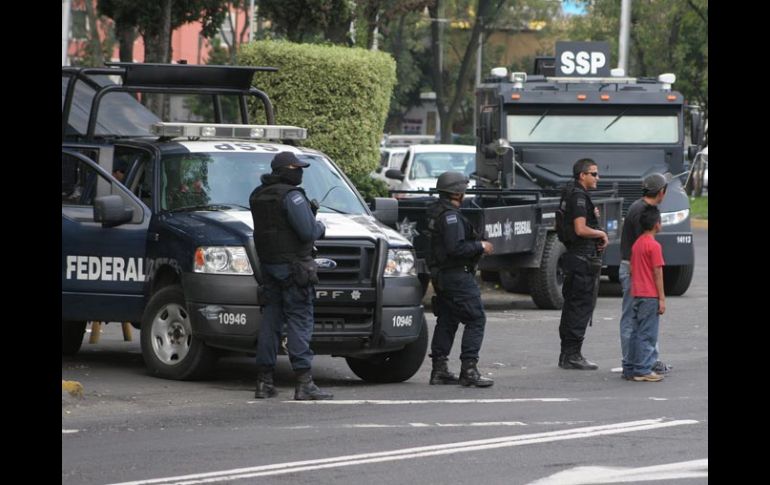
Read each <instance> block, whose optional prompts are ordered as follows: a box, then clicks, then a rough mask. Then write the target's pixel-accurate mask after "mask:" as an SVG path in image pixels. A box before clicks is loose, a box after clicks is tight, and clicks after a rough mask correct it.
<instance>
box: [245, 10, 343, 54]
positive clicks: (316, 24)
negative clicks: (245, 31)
mask: <svg viewBox="0 0 770 485" xmlns="http://www.w3.org/2000/svg"><path fill="white" fill-rule="evenodd" d="M259 12H260V15H264V16H265V17H267V18H269V19H270V20H272V22H273V29H274V30H275V31H276V32H278V33H279V34H281V35H285V36H286V38H287V39H288V40H290V41H292V42H304V41H307V40H311V39H313V38H316V39H317V38H319V37H320V38H321V39H324V40H328V41H330V42H332V43H335V44H346V43H347V42H348V38H347V36H348V28H349V25H350V21H351V19H352V18H353V9H352V8H351V4H350V2H349V1H348V0H259Z"/></svg>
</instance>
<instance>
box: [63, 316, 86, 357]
mask: <svg viewBox="0 0 770 485" xmlns="http://www.w3.org/2000/svg"><path fill="white" fill-rule="evenodd" d="M85 333H86V322H61V353H62V355H75V354H77V353H78V350H80V346H81V345H82V344H83V335H84V334H85Z"/></svg>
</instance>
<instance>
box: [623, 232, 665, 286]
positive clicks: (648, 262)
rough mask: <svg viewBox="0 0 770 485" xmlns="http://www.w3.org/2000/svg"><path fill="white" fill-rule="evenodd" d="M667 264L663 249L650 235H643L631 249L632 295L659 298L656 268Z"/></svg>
mask: <svg viewBox="0 0 770 485" xmlns="http://www.w3.org/2000/svg"><path fill="white" fill-rule="evenodd" d="M664 264H666V263H665V262H664V261H663V249H662V248H661V246H660V243H659V242H658V241H656V240H655V238H654V237H652V236H651V235H650V234H642V235H641V236H639V238H638V239H637V240H636V242H635V243H634V245H633V246H632V247H631V295H632V296H635V297H645V298H658V297H659V296H660V295H658V288H657V287H656V286H655V271H654V270H655V268H658V267H662V266H663V265H664Z"/></svg>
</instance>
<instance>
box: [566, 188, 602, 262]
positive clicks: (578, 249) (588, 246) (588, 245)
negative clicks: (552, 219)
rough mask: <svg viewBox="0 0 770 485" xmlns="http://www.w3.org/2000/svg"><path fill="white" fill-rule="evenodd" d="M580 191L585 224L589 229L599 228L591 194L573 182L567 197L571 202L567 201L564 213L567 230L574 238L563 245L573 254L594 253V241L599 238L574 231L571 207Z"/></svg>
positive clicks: (573, 217)
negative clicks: (582, 198)
mask: <svg viewBox="0 0 770 485" xmlns="http://www.w3.org/2000/svg"><path fill="white" fill-rule="evenodd" d="M581 192H582V194H583V195H584V196H585V199H586V213H587V214H586V226H588V227H590V228H591V229H599V220H598V219H597V218H596V214H595V212H594V207H595V206H594V202H593V200H591V196H590V195H588V191H586V190H585V189H584V188H583V187H582V186H581V185H579V184H577V183H575V186H574V188H573V189H572V192H571V193H570V197H569V199H572V203H569V202H568V203H567V205H566V206H567V212H566V214H565V221H567V226H568V227H569V230H570V231H572V234H573V236H574V239H572V240H571V241H570V242H569V243H568V244H565V246H567V249H568V250H569V251H571V252H574V253H575V254H583V255H594V254H596V243H597V241H599V240H598V239H595V238H585V237H581V236H578V235H577V234H576V233H575V214H574V213H573V211H572V208H573V206H574V204H577V201H576V200H575V199H576V198H577V197H579V196H578V194H579V193H581Z"/></svg>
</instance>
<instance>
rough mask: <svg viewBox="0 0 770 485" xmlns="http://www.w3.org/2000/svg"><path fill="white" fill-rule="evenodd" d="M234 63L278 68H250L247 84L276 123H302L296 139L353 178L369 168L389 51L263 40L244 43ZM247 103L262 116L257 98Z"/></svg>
mask: <svg viewBox="0 0 770 485" xmlns="http://www.w3.org/2000/svg"><path fill="white" fill-rule="evenodd" d="M238 64H239V65H242V66H247V65H251V66H272V67H277V68H278V72H272V73H270V72H258V73H256V74H255V75H254V80H253V85H254V86H256V87H257V88H259V89H261V90H263V91H265V92H266V93H267V94H268V96H270V99H271V100H272V102H273V105H274V107H275V118H276V123H278V124H282V125H296V126H301V127H304V128H307V130H308V138H307V140H304V141H302V142H300V143H299V144H301V145H302V146H307V147H311V148H315V149H318V150H321V151H322V152H324V153H326V154H327V155H329V156H330V157H331V158H332V159H333V160H334V161H335V162H337V163H338V164H339V165H340V167H341V168H342V169H343V170H344V171H345V173H346V174H347V175H348V176H349V177H351V179H353V180H363V177H364V176H366V175H367V174H368V173H369V172H371V171H372V170H374V168H375V167H376V166H377V163H378V161H379V159H380V152H379V142H380V138H381V137H382V131H383V127H384V125H385V117H386V116H387V114H388V107H389V106H390V96H391V93H392V91H393V86H394V85H395V82H396V62H395V61H394V60H393V58H392V57H391V56H390V55H389V54H387V53H384V52H379V51H369V50H366V49H360V48H350V47H338V46H322V45H315V44H295V43H292V42H286V41H270V40H266V41H255V42H251V43H249V44H247V45H244V46H243V48H242V49H241V51H240V54H239V56H238ZM251 109H252V112H251V113H250V116H251V117H252V119H254V120H264V114H263V113H260V112H257V110H259V109H260V108H259V107H258V106H257V104H252V108H251ZM365 191H366V190H364V192H365Z"/></svg>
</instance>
